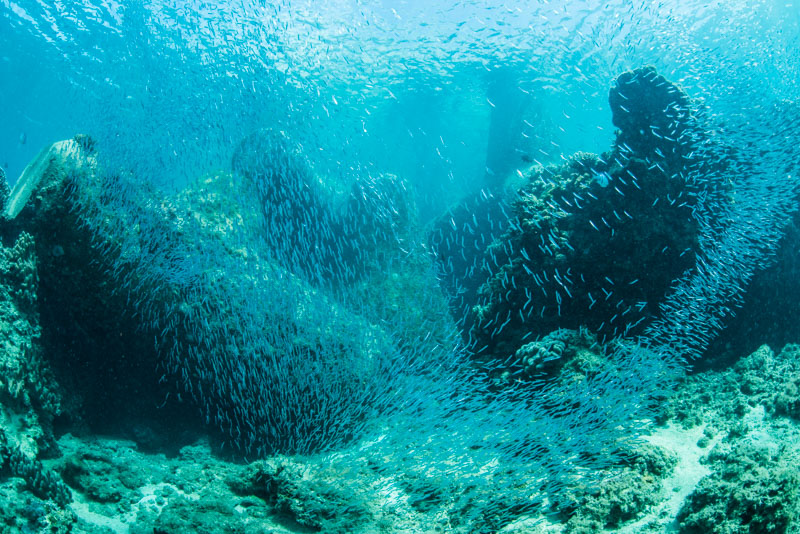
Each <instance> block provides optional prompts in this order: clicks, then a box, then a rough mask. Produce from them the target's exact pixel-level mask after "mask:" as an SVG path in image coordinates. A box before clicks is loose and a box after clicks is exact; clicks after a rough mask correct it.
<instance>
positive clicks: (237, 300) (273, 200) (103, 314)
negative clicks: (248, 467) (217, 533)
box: [4, 137, 402, 455]
mask: <svg viewBox="0 0 800 534" xmlns="http://www.w3.org/2000/svg"><path fill="white" fill-rule="evenodd" d="M284 144H285V143H284ZM273 145H274V143H269V146H270V147H271V148H270V151H269V152H268V153H266V154H262V156H264V157H266V160H264V161H260V163H259V167H258V170H259V172H255V171H254V170H252V169H250V168H249V167H246V166H245V167H243V166H242V164H240V165H238V166H237V169H238V170H240V171H241V172H237V173H227V172H219V173H215V174H212V175H209V176H206V177H203V178H201V179H199V180H198V181H197V182H196V183H194V184H192V185H190V186H189V187H188V188H186V189H184V190H183V191H179V192H177V193H172V194H166V193H165V192H163V191H158V190H157V189H156V188H154V187H152V186H148V185H146V184H142V183H140V182H139V181H137V180H136V179H135V177H132V176H129V175H127V174H124V173H123V174H120V173H107V172H106V171H104V170H103V169H102V166H101V165H100V163H99V162H98V154H97V153H96V152H94V150H93V146H92V144H91V143H90V142H87V141H86V138H85V137H80V138H78V139H77V140H70V141H65V142H61V143H56V144H55V145H53V146H52V147H50V148H48V149H46V150H43V151H42V153H41V154H40V155H39V156H38V157H37V159H36V160H35V161H34V162H33V163H32V164H31V165H30V166H29V167H28V168H27V169H26V171H25V173H23V176H22V178H21V179H20V181H19V182H18V183H17V186H16V187H15V189H14V191H13V192H12V195H11V200H10V202H9V206H8V207H7V210H6V215H7V219H8V220H7V221H6V222H5V223H4V234H5V235H11V236H14V235H22V234H23V233H27V234H29V235H31V236H32V237H33V243H34V249H35V252H36V257H37V259H38V269H37V272H38V274H39V284H38V291H37V296H38V298H39V302H40V303H41V306H40V314H41V318H40V322H41V328H42V344H43V347H44V350H45V351H46V352H47V353H48V354H50V355H55V354H59V355H60V356H59V357H58V358H53V360H54V364H55V366H56V370H57V372H58V375H59V380H60V381H61V382H62V383H63V384H68V385H69V387H70V389H71V390H73V391H75V392H76V396H80V397H82V404H83V407H84V409H85V412H84V413H85V415H86V416H87V418H88V419H89V420H90V422H91V424H93V425H96V426H100V427H103V426H106V428H109V427H114V430H115V431H123V432H125V431H127V432H130V431H128V430H125V429H126V428H135V427H136V426H137V424H140V423H137V424H130V423H126V421H131V420H138V421H140V422H141V421H149V423H148V424H150V425H162V426H161V428H162V430H163V431H164V432H167V433H170V432H175V431H178V432H179V431H180V430H181V428H180V427H178V428H176V427H174V425H170V424H169V423H168V421H170V420H178V421H192V418H191V417H186V414H185V413H184V412H185V407H186V406H187V404H188V406H189V407H190V408H191V409H193V410H196V411H197V412H199V417H197V418H195V419H194V421H196V422H198V423H203V424H205V425H209V426H210V427H212V428H217V429H219V431H220V438H221V439H220V443H221V444H222V446H227V447H229V448H232V449H235V450H238V451H239V452H240V453H243V454H249V455H253V454H263V453H264V452H265V451H268V450H275V449H282V450H310V449H316V448H319V447H332V446H336V445H337V444H340V443H342V442H344V441H347V440H349V439H351V438H352V436H354V435H356V434H357V433H358V432H359V430H360V429H361V428H363V425H364V424H365V421H367V420H368V419H369V417H370V414H375V413H381V412H384V411H387V410H390V409H392V408H393V407H394V406H393V401H392V400H391V398H390V397H391V396H390V395H387V394H384V393H382V392H387V391H392V390H393V389H394V388H395V387H396V385H393V383H392V381H393V377H396V376H397V374H396V373H394V374H392V373H389V372H388V371H387V372H384V370H387V369H389V368H396V367H397V363H396V361H397V359H398V358H400V357H401V356H402V355H401V352H400V351H399V349H398V347H396V346H395V344H394V341H393V339H392V338H391V336H390V335H389V334H387V333H386V332H384V330H383V329H382V328H380V327H378V326H377V325H375V324H373V323H371V322H370V319H369V318H367V317H363V316H362V315H360V313H361V312H363V311H365V310H368V309H366V308H364V309H355V310H354V309H352V308H348V307H347V306H346V305H345V304H343V303H341V302H338V301H337V300H336V299H335V298H333V297H332V296H331V295H330V293H329V292H328V291H323V290H322V289H321V288H319V287H318V286H319V284H318V283H315V282H319V280H312V279H310V278H309V277H307V276H304V274H308V273H303V272H302V270H301V271H296V270H294V269H292V268H291V266H290V264H292V265H299V264H302V265H308V263H307V262H306V261H305V260H313V259H314V258H316V256H313V254H312V256H309V257H307V258H304V259H303V262H300V263H299V264H298V262H297V261H288V260H291V258H290V257H289V256H286V255H284V254H283V253H282V252H281V251H279V250H277V249H275V248H274V247H271V246H270V245H271V244H274V243H273V241H274V240H271V239H268V238H265V236H266V235H267V234H266V232H273V233H274V232H275V231H276V228H274V227H273V223H274V222H275V220H276V218H277V219H279V220H280V221H281V224H283V225H284V226H285V225H287V224H288V225H292V224H295V222H296V221H295V222H292V218H291V215H292V214H291V213H288V212H284V211H281V210H284V209H288V208H286V206H285V205H284V204H283V203H282V202H283V200H285V199H287V198H292V199H295V200H296V201H297V202H301V203H302V202H306V201H307V202H312V203H320V202H323V200H324V197H319V198H318V197H316V196H309V197H308V198H307V199H306V198H305V197H304V195H295V193H296V191H293V190H291V188H289V189H288V190H287V187H289V186H291V185H293V184H294V185H297V184H300V182H302V184H305V185H303V187H305V186H307V185H309V184H308V183H307V182H306V181H305V180H307V179H310V178H308V175H307V173H306V172H305V171H302V169H303V168H304V167H303V165H302V161H303V160H302V158H300V159H298V158H299V156H298V155H297V154H296V153H295V152H293V151H291V150H288V149H286V150H282V149H281V147H283V144H281V145H280V146H278V147H277V148H276V146H273ZM266 171H268V172H266ZM264 172H266V175H264V174H263V173H264ZM287 180H288V182H289V183H288V185H287V183H285V182H286V181H287ZM298 181H299V182H298ZM295 182H297V183H295ZM389 182H390V183H389V184H388V185H386V184H385V185H384V186H381V187H378V186H377V185H375V184H373V185H375V187H376V189H375V190H374V191H371V192H370V194H369V195H368V194H367V191H366V190H365V189H363V188H362V190H361V193H360V195H359V197H360V198H361V199H362V200H361V201H358V202H351V203H350V204H351V205H349V207H347V208H346V209H344V211H337V210H334V209H333V208H332V207H330V206H327V205H325V204H324V202H323V203H322V204H320V206H321V207H320V210H325V212H326V213H329V214H331V215H330V217H333V218H331V219H330V221H329V220H328V218H326V217H327V216H325V217H322V215H320V216H321V217H322V220H321V221H318V220H311V219H309V220H308V221H306V223H307V224H306V225H305V226H304V228H303V229H298V231H299V232H300V234H297V235H296V236H295V238H296V239H300V240H304V239H305V237H303V236H306V233H307V232H311V233H312V234H313V235H315V236H322V237H323V238H324V237H325V236H326V235H327V234H326V232H327V233H331V232H334V233H335V232H336V228H334V226H336V227H337V228H341V229H345V230H347V228H352V229H353V230H355V228H353V227H352V224H355V223H358V224H366V225H370V224H372V225H374V229H373V230H374V231H376V232H378V234H380V235H377V234H376V235H373V237H374V239H373V241H374V242H373V243H372V244H373V245H374V244H376V243H377V241H378V240H379V238H380V239H384V240H388V241H391V239H389V237H390V236H389V235H388V234H387V235H384V234H383V233H382V232H383V231H382V230H380V229H381V228H384V227H385V225H386V224H389V225H390V226H392V225H393V224H394V223H393V222H392V223H391V224H390V222H389V221H390V220H392V221H393V220H394V219H393V217H396V216H401V214H399V213H397V214H395V213H383V212H382V211H380V209H379V202H378V200H379V199H380V198H382V196H381V195H383V194H384V193H385V194H387V195H394V194H396V193H397V191H394V192H392V191H388V190H389V189H391V187H390V185H391V183H392V182H391V180H390V181H389ZM302 184H301V185H302ZM376 184H377V182H376ZM362 185H363V184H362ZM301 189H302V187H301ZM276 195H277V196H276ZM309 195H310V193H309ZM281 199H283V200H281ZM376 199H378V200H376ZM307 207H308V206H305V205H303V206H297V209H298V210H301V209H302V210H306V208H307ZM276 209H278V210H279V211H275V210H276ZM290 211H291V210H290ZM309 213H310V215H313V214H314V213H316V212H314V210H311V211H310V212H309ZM309 213H307V215H309ZM319 213H322V212H319ZM334 215H336V217H334ZM330 217H329V218H330ZM387 218H388V219H387ZM312 219H313V217H312ZM326 221H327V222H329V223H330V224H331V225H333V226H327V225H326ZM312 223H313V224H312ZM309 225H311V226H309ZM313 225H317V226H313ZM287 229H288V227H287ZM348 231H349V230H348ZM346 234H347V232H345V237H346ZM368 234H369V232H367V233H366V234H365V235H368ZM309 235H311V234H309ZM331 235H333V234H331ZM281 237H282V238H287V236H286V235H285V232H282V235H281ZM339 237H341V236H339ZM339 237H337V239H338V238H339ZM287 239H288V238H287ZM289 241H291V239H288V240H286V239H285V240H284V241H281V242H282V243H284V244H285V243H286V242H289ZM324 243H327V242H324ZM324 243H323V244H324ZM317 245H320V243H317ZM317 245H314V244H313V243H312V246H311V249H313V250H315V251H316V250H317ZM320 246H321V245H320ZM323 248H325V253H326V254H327V253H331V254H338V255H339V256H342V257H345V256H346V254H344V253H343V251H342V250H340V249H337V248H336V247H333V248H330V247H328V246H327V245H325V247H323ZM356 248H359V247H356ZM378 248H379V249H380V248H381V247H378ZM383 250H386V247H385V246H384V247H383ZM299 252H301V249H295V248H292V253H299ZM314 253H316V252H314ZM309 254H311V252H309ZM301 259H302V258H301ZM317 259H319V258H317ZM350 259H351V260H352V261H355V262H357V263H358V264H359V265H364V266H366V265H367V263H368V262H367V260H368V258H366V257H354V258H350ZM374 259H375V258H373V260H374ZM314 261H316V260H314ZM314 261H312V265H317V264H316V263H315V262H314ZM348 261H350V260H348ZM287 262H288V263H287ZM319 265H329V263H328V262H324V261H322V262H321V263H320V264H319ZM342 265H346V266H348V267H347V268H346V270H348V272H350V271H352V269H353V268H354V267H353V266H354V265H355V264H354V263H347V262H345V264H342ZM317 266H318V265H317ZM340 267H341V266H340ZM315 268H316V267H315ZM332 268H333V267H332ZM343 268H344V267H343ZM337 269H338V267H337ZM334 270H335V269H334ZM315 272H316V274H318V275H320V276H322V275H323V273H322V271H315ZM231 273H235V276H231ZM323 278H324V276H323ZM323 285H324V284H323ZM376 319H378V318H376ZM176 401H177V402H176ZM168 425H169V426H168ZM182 429H183V430H191V429H192V424H191V423H189V424H187V425H185V426H184V427H182ZM140 434H142V433H140ZM143 434H147V432H145V433H143ZM131 437H134V436H131Z"/></svg>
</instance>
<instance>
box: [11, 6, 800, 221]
mask: <svg viewBox="0 0 800 534" xmlns="http://www.w3.org/2000/svg"><path fill="white" fill-rule="evenodd" d="M0 6H1V7H2V14H0V102H3V106H2V111H0V115H2V120H0V165H3V167H4V168H5V169H6V170H7V175H8V177H9V181H10V182H11V183H12V184H13V182H14V181H15V180H16V178H17V176H19V174H20V173H21V171H22V169H23V168H24V166H25V165H26V163H27V162H28V161H30V160H31V159H32V158H33V157H34V156H35V154H36V153H37V152H38V151H39V150H40V149H41V148H42V147H44V146H45V145H46V144H48V143H51V142H53V141H56V140H59V139H64V138H68V137H71V136H72V135H74V134H76V133H79V132H83V133H90V134H91V135H92V136H93V137H94V138H95V139H96V140H97V141H98V142H99V144H100V146H101V147H102V149H103V150H104V152H105V153H106V154H107V155H108V156H109V157H111V158H113V159H114V161H116V163H117V164H118V165H120V166H121V167H123V168H132V169H134V170H136V171H137V172H138V173H139V175H140V176H141V177H142V179H147V178H150V179H153V180H154V181H156V182H157V183H160V184H174V185H176V186H180V185H183V184H184V183H186V181H187V180H190V179H192V178H194V177H197V176H198V175H200V174H202V173H205V172H209V171H210V170H213V169H215V168H229V167H230V157H231V153H232V151H233V149H234V148H235V146H236V144H237V143H238V142H239V140H240V139H241V138H242V137H244V136H245V135H247V134H248V133H250V132H251V131H253V130H254V129H257V128H259V127H264V126H276V127H279V128H282V129H285V130H287V131H288V132H289V133H290V134H291V135H292V137H293V138H295V139H301V140H302V141H303V143H304V146H305V147H307V149H308V151H309V153H310V154H313V156H312V159H313V160H314V161H315V164H316V166H317V170H318V172H319V174H320V175H321V176H325V177H326V179H327V180H330V181H335V180H342V182H343V183H346V182H348V181H349V180H351V179H353V177H354V176H357V175H364V174H367V173H383V172H391V173H395V174H397V175H399V176H401V177H402V178H404V179H406V180H409V181H410V182H411V183H412V184H414V185H415V186H416V187H417V191H418V194H419V198H420V202H421V208H422V212H423V214H424V215H435V214H436V213H437V212H439V211H440V210H441V209H442V208H443V206H446V205H448V204H450V203H452V202H454V201H456V200H458V199H459V198H461V197H462V196H463V195H464V194H465V193H468V192H470V191H474V190H475V189H476V188H478V187H481V186H482V185H484V184H485V182H486V180H487V176H490V175H491V173H493V172H494V171H495V170H496V172H497V173H499V174H501V175H506V174H513V171H514V169H515V168H517V167H522V166H524V165H525V161H523V160H522V155H527V156H528V157H529V158H532V159H533V160H535V161H541V162H543V163H549V162H557V161H559V160H560V159H561V158H563V157H565V156H568V155H570V154H572V153H573V152H575V151H577V150H585V151H594V152H601V151H603V150H605V149H607V147H608V146H609V144H610V142H611V141H612V139H613V126H612V125H611V121H610V112H609V109H608V103H607V94H608V88H609V86H610V84H611V82H612V80H613V79H614V78H615V77H616V76H617V75H618V74H619V73H621V72H623V71H625V70H627V69H630V68H635V67H638V66H642V65H654V66H655V67H656V68H657V69H658V70H659V72H660V73H661V74H663V75H664V76H666V77H667V78H668V79H670V80H673V81H675V82H677V83H679V84H681V85H682V86H683V87H684V89H685V90H686V91H687V92H688V93H689V94H691V95H693V96H695V97H699V98H700V99H702V101H703V102H704V104H705V105H707V106H708V108H709V110H710V111H709V114H710V115H711V116H719V117H722V116H725V120H728V121H735V120H737V117H738V118H739V119H738V120H740V121H741V122H742V123H743V124H750V125H751V126H754V125H753V124H752V123H750V122H749V121H750V119H749V118H748V117H747V114H748V110H749V109H751V108H760V107H763V106H767V105H769V104H770V103H771V102H775V101H785V100H794V99H796V98H797V97H798V88H797V84H796V80H797V79H798V72H797V64H798V62H797V57H796V55H797V50H798V36H800V31H798V26H799V25H800V6H798V5H796V3H795V2H791V1H790V2H773V1H768V0H761V1H756V2H752V1H727V0H726V1H717V2H705V1H702V2H701V1H688V2H687V1H680V2H679V1H677V0H676V1H664V2H649V1H648V2H628V1H621V0H616V1H614V0H612V1H609V2H594V1H581V2H566V3H565V2H502V3H501V2H496V3H494V2H493V3H489V2H425V1H421V0H420V1H403V2H389V1H386V2H352V1H334V2H322V3H320V2H311V1H307V2H299V1H291V2H272V3H269V4H266V3H264V2H248V1H244V2H161V1H158V2H124V3H122V2H113V1H105V2H89V1H86V2H72V1H66V2H52V3H51V2H34V1H18V2H12V1H9V0H3V1H2V2H0ZM492 98H494V99H495V100H496V101H495V102H492ZM498 106H499V108H498ZM493 111H494V113H496V114H498V115H502V113H505V114H507V115H508V118H507V120H506V121H505V122H504V123H503V124H507V126H508V127H507V128H506V131H503V132H500V133H499V134H498V133H497V132H496V131H495V132H493V133H492V135H493V136H495V137H496V136H497V135H500V136H501V137H500V139H501V140H502V141H503V142H502V143H499V144H498V145H502V146H505V151H506V152H505V153H503V154H495V155H492V154H489V157H488V159H487V146H490V145H489V142H488V139H489V132H490V118H491V114H492V112H493ZM742 117H744V118H742ZM767 127H768V125H767ZM744 135H747V134H746V132H745V133H744ZM502 136H506V137H507V142H505V141H506V140H505V139H503V137H502ZM489 150H490V151H491V150H492V149H491V148H490V149H489ZM498 161H499V162H500V163H497V164H496V165H497V167H498V168H497V169H490V170H489V171H487V170H486V167H487V162H490V163H491V162H498Z"/></svg>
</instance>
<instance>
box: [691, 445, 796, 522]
mask: <svg viewBox="0 0 800 534" xmlns="http://www.w3.org/2000/svg"><path fill="white" fill-rule="evenodd" d="M799 459H800V457H799V456H798V453H797V451H790V450H788V449H781V450H770V449H768V448H765V447H759V446H757V445H752V444H741V445H737V446H734V447H732V448H731V447H724V446H719V445H718V446H717V448H715V449H714V450H713V451H712V452H711V454H710V455H709V458H708V461H709V463H710V464H711V466H712V469H713V470H714V472H713V473H712V474H711V475H709V476H707V477H705V478H704V479H703V480H701V481H700V484H699V486H698V487H697V489H695V491H694V492H693V493H692V494H691V495H690V496H689V498H688V499H687V501H686V502H685V503H684V506H683V508H682V509H681V511H680V514H679V515H678V522H679V523H680V532H681V533H683V534H701V533H703V534H707V533H710V534H752V533H756V532H764V533H766V532H769V533H774V534H781V533H788V532H796V529H797V527H798V526H800V524H799V523H798V518H799V517H800V473H798V472H797V468H796V466H797V461H798V460H799Z"/></svg>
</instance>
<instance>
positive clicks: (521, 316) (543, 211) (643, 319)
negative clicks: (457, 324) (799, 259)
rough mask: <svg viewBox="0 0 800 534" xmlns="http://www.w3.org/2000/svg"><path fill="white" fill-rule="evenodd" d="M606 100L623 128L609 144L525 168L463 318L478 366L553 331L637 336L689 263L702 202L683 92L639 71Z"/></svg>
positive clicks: (622, 78)
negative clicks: (597, 152)
mask: <svg viewBox="0 0 800 534" xmlns="http://www.w3.org/2000/svg"><path fill="white" fill-rule="evenodd" d="M626 93H629V95H630V96H628V95H627V94H626ZM645 96H646V98H645ZM628 100H630V101H631V102H630V103H628ZM610 102H611V105H612V113H613V117H614V122H615V124H616V125H617V126H619V127H620V128H621V130H620V131H619V132H618V135H617V141H616V143H615V145H614V147H613V149H612V150H611V151H610V152H608V153H606V154H604V155H602V156H594V155H591V154H576V155H575V156H573V157H572V158H571V159H570V160H569V161H568V162H566V163H564V164H563V165H561V166H557V167H552V166H551V167H547V168H542V167H535V168H534V169H532V171H531V172H530V174H529V176H528V181H527V183H526V184H525V185H524V186H523V187H522V188H521V189H520V190H519V192H518V193H517V195H516V199H515V200H514V201H513V202H512V205H511V217H510V219H509V221H508V223H507V224H508V229H507V230H506V231H505V233H504V234H503V235H502V236H500V237H499V238H497V239H496V240H495V241H494V242H493V243H492V244H491V245H490V246H489V247H488V250H487V254H486V255H485V257H484V258H483V259H482V262H481V267H480V268H481V273H482V274H481V276H482V277H483V278H484V279H485V281H484V283H483V285H482V286H481V288H480V290H479V292H478V295H477V300H476V302H475V303H474V304H473V306H472V309H471V310H470V313H469V319H468V321H467V323H466V327H467V329H468V332H469V346H470V347H471V348H472V349H473V350H474V352H475V353H476V354H478V355H480V357H481V358H482V359H483V358H507V357H508V356H509V355H513V354H514V353H515V352H516V351H517V350H518V349H520V347H521V346H522V344H523V343H524V341H525V340H526V339H527V338H529V337H530V338H531V340H535V339H537V338H538V337H541V336H544V335H546V334H548V333H549V332H550V331H552V330H555V329H557V328H572V329H577V328H579V327H586V328H588V329H589V330H591V331H593V332H595V333H597V334H598V335H599V336H601V337H602V338H610V337H616V336H623V337H632V336H635V335H637V334H639V333H641V332H642V331H643V329H644V327H645V326H646V325H647V320H648V319H649V318H652V317H653V316H655V315H656V314H657V313H658V308H659V304H660V303H661V301H662V300H663V299H664V297H665V295H666V294H667V292H668V290H669V289H670V287H671V285H672V284H673V282H674V281H675V280H676V279H678V278H679V277H680V276H681V275H683V274H684V273H685V272H686V271H687V270H689V269H691V268H692V267H693V266H694V264H695V260H696V253H697V252H698V248H699V242H698V241H699V226H700V224H699V222H698V221H697V219H696V218H695V217H694V212H696V211H697V210H699V209H701V208H702V207H701V206H700V202H699V201H698V200H697V197H698V195H699V194H700V193H701V188H700V187H699V186H698V185H696V184H694V183H692V182H691V181H690V179H689V172H688V169H689V168H690V166H691V165H690V162H689V161H687V160H685V159H684V158H685V157H686V156H685V154H686V153H688V152H689V151H691V150H692V149H693V143H694V140H693V138H692V137H691V136H690V134H689V132H694V125H693V119H692V115H691V111H690V109H689V107H688V97H687V96H686V95H685V94H684V93H683V92H682V91H681V90H680V89H679V88H677V87H676V86H675V85H673V84H671V83H669V82H667V81H666V80H665V79H664V78H662V77H660V76H658V75H656V74H655V72H654V71H653V70H652V69H649V68H646V69H639V70H637V71H635V72H632V73H626V74H623V75H621V76H620V77H619V78H618V79H617V81H616V83H615V85H614V87H613V88H612V90H611V95H610ZM665 108H666V110H665ZM667 125H669V128H668V127H667ZM690 159H691V158H690ZM518 356H519V357H521V355H518ZM518 359H519V358H518Z"/></svg>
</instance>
